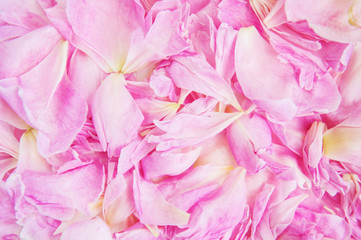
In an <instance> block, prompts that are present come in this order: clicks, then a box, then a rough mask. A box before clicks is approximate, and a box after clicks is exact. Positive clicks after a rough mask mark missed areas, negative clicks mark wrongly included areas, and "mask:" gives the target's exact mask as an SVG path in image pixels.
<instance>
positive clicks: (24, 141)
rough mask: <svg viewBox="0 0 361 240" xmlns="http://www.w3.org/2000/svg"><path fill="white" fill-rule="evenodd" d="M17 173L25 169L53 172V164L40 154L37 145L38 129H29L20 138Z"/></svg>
mask: <svg viewBox="0 0 361 240" xmlns="http://www.w3.org/2000/svg"><path fill="white" fill-rule="evenodd" d="M18 161H19V162H18V165H17V168H16V172H17V173H22V172H24V171H34V172H44V173H51V166H50V165H49V164H48V162H47V161H46V160H45V159H44V158H43V157H42V156H41V155H40V154H39V152H38V149H37V147H36V131H35V130H34V129H31V130H28V131H26V132H25V133H23V135H22V136H21V138H20V145H19V159H18Z"/></svg>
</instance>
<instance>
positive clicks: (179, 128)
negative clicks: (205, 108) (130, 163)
mask: <svg viewBox="0 0 361 240" xmlns="http://www.w3.org/2000/svg"><path fill="white" fill-rule="evenodd" d="M241 115H242V113H217V112H210V113H205V114H203V115H199V116H197V115H192V114H178V115H177V116H176V117H175V118H174V119H173V120H168V121H156V122H155V124H156V126H158V127H159V128H160V129H161V130H162V131H165V132H166V133H165V134H163V135H159V136H156V135H151V136H149V138H148V141H149V142H153V143H158V145H157V150H158V151H165V150H168V149H170V148H172V147H186V146H193V145H195V144H198V143H201V142H203V141H205V140H207V139H209V138H211V137H213V136H215V135H216V134H218V133H220V132H221V131H223V130H224V129H225V128H226V127H228V126H229V125H230V124H231V123H232V122H233V121H235V120H236V119H237V118H239V117H240V116H241Z"/></svg>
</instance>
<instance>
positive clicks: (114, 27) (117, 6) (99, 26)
mask: <svg viewBox="0 0 361 240" xmlns="http://www.w3.org/2000/svg"><path fill="white" fill-rule="evenodd" d="M66 12H67V16H68V19H69V22H70V24H71V26H72V28H73V30H74V32H75V33H76V34H77V35H78V36H79V37H80V38H81V39H82V40H83V41H84V43H85V44H86V45H88V46H89V47H90V48H92V49H93V50H94V51H96V52H97V53H98V54H100V55H101V56H102V57H103V58H104V60H105V61H106V62H107V63H108V64H109V65H110V66H111V68H112V70H113V71H115V72H118V71H120V70H121V69H122V67H123V65H124V63H125V61H126V58H127V55H128V51H129V47H130V44H131V39H132V37H138V36H136V34H140V36H141V37H142V35H143V34H144V33H143V30H144V29H143V28H144V9H143V8H142V7H141V6H140V5H139V4H138V3H137V2H136V1H134V0H124V1H117V0H106V1H102V2H99V1H96V0H87V1H81V2H79V1H76V0H68V1H67V8H66ZM135 32H136V34H133V33H135ZM100 33H101V34H100Z"/></svg>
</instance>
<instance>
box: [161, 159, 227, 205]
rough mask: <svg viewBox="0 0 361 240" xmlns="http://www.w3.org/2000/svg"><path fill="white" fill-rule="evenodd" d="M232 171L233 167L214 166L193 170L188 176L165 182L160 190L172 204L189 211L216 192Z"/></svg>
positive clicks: (184, 175) (172, 178)
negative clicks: (208, 195)
mask: <svg viewBox="0 0 361 240" xmlns="http://www.w3.org/2000/svg"><path fill="white" fill-rule="evenodd" d="M232 170H233V167H232V166H224V165H218V166H217V165H213V164H209V165H204V166H199V167H195V168H191V169H190V170H189V171H188V172H187V173H186V174H183V175H179V176H174V177H169V178H167V179H166V180H163V181H162V182H161V183H160V185H159V190H160V191H161V192H162V194H163V195H164V196H166V199H167V200H168V201H169V202H170V203H171V204H173V205H175V206H176V207H178V208H180V209H182V210H184V211H188V210H189V209H190V208H191V207H192V206H193V205H194V204H196V203H198V202H199V201H200V200H201V199H202V198H204V197H205V196H207V194H209V193H211V192H213V191H214V190H216V189H217V188H218V187H219V186H220V185H221V184H222V183H223V181H224V179H225V178H227V176H228V175H229V173H230V172H231V171H232Z"/></svg>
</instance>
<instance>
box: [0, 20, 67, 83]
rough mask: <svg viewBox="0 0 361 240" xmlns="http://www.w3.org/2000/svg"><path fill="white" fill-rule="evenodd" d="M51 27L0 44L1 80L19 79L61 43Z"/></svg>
mask: <svg viewBox="0 0 361 240" xmlns="http://www.w3.org/2000/svg"><path fill="white" fill-rule="evenodd" d="M60 39H61V36H60V34H59V33H58V32H57V31H56V30H55V28H53V27H51V26H46V27H42V28H39V29H36V30H34V31H31V32H29V33H27V34H25V35H23V36H21V37H18V38H15V39H10V40H6V41H2V42H0V56H1V58H0V78H8V77H17V76H19V75H20V74H22V73H24V72H27V71H29V70H30V69H31V68H33V67H34V66H36V65H37V64H38V63H39V62H40V61H42V60H43V59H44V58H45V57H46V56H47V55H48V54H49V52H50V51H51V50H52V49H53V48H54V46H56V44H57V43H58V42H59V41H60Z"/></svg>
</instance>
